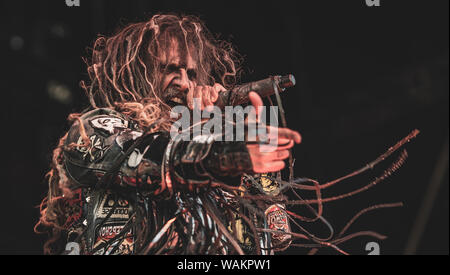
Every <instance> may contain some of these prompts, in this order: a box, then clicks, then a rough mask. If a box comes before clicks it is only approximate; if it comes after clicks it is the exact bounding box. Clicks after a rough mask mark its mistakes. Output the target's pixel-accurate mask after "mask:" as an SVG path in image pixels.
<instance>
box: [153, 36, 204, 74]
mask: <svg viewBox="0 0 450 275" xmlns="http://www.w3.org/2000/svg"><path fill="white" fill-rule="evenodd" d="M160 46H161V48H160V50H159V53H158V59H159V62H160V64H161V65H163V66H166V65H170V64H175V65H177V66H180V67H184V68H192V69H194V68H196V67H197V59H198V54H197V52H196V51H195V47H194V46H193V44H192V43H189V42H187V43H186V42H185V41H180V39H177V38H175V37H170V38H169V39H165V40H164V41H162V43H161V44H160Z"/></svg>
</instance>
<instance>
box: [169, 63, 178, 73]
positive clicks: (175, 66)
mask: <svg viewBox="0 0 450 275" xmlns="http://www.w3.org/2000/svg"><path fill="white" fill-rule="evenodd" d="M176 71H178V66H177V65H175V64H169V65H168V66H167V67H166V72H167V73H169V74H170V73H174V72H176Z"/></svg>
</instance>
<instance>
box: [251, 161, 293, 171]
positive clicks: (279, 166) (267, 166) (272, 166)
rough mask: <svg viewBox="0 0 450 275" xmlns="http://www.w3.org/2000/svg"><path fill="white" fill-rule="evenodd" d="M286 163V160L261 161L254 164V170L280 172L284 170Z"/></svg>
mask: <svg viewBox="0 0 450 275" xmlns="http://www.w3.org/2000/svg"><path fill="white" fill-rule="evenodd" d="M285 166H286V164H285V163H284V161H274V162H271V163H259V164H258V165H255V166H253V171H254V172H255V173H258V174H262V173H271V172H278V171H280V170H283V169H284V167H285Z"/></svg>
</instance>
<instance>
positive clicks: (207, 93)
mask: <svg viewBox="0 0 450 275" xmlns="http://www.w3.org/2000/svg"><path fill="white" fill-rule="evenodd" d="M203 91H204V94H202V98H203V106H204V107H205V108H206V110H208V111H211V110H212V107H213V106H214V105H213V103H212V102H211V94H212V93H214V92H215V91H214V88H213V87H205V89H204V90H203Z"/></svg>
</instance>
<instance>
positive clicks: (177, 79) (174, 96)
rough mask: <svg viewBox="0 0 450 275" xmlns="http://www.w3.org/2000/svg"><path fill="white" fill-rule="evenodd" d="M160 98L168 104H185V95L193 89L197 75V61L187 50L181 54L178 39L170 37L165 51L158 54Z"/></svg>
mask: <svg viewBox="0 0 450 275" xmlns="http://www.w3.org/2000/svg"><path fill="white" fill-rule="evenodd" d="M160 60H161V67H162V74H161V88H162V98H163V100H164V102H165V103H167V104H169V105H170V106H172V107H173V106H175V105H180V104H181V105H186V95H187V93H188V91H189V90H191V89H193V88H194V87H195V86H196V85H197V83H196V77H197V63H196V62H195V60H193V58H192V56H191V54H189V51H187V54H185V55H182V54H181V51H180V48H179V45H178V41H177V40H175V39H172V41H171V43H170V46H169V47H168V49H167V51H165V52H163V53H162V54H161V56H160Z"/></svg>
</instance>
